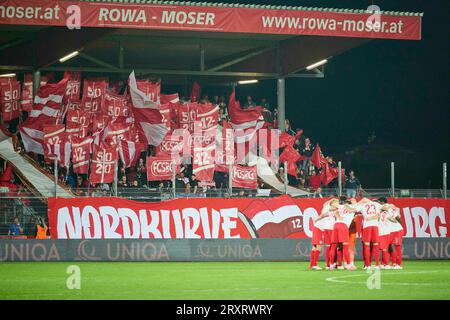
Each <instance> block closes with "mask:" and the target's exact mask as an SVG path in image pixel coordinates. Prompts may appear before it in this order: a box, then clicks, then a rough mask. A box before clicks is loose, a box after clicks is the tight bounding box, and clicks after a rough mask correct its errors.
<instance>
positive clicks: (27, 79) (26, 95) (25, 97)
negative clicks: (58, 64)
mask: <svg viewBox="0 0 450 320" xmlns="http://www.w3.org/2000/svg"><path fill="white" fill-rule="evenodd" d="M21 108H22V110H23V111H26V112H30V111H31V110H32V109H33V75H32V74H31V73H27V74H25V75H24V77H23V86H22V101H21Z"/></svg>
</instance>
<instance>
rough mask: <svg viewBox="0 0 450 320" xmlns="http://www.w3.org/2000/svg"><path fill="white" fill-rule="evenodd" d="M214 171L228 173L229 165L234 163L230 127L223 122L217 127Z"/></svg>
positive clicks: (232, 138)
mask: <svg viewBox="0 0 450 320" xmlns="http://www.w3.org/2000/svg"><path fill="white" fill-rule="evenodd" d="M216 137H217V138H216V166H215V169H214V170H215V171H218V172H229V165H230V164H232V163H234V160H235V157H234V136H233V129H232V128H231V125H230V124H229V123H228V122H226V121H223V122H222V125H218V126H217V136H216Z"/></svg>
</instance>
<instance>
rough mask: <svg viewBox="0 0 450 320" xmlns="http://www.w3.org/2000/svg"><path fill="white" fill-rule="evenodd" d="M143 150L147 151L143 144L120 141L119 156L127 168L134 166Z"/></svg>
mask: <svg viewBox="0 0 450 320" xmlns="http://www.w3.org/2000/svg"><path fill="white" fill-rule="evenodd" d="M143 150H145V145H144V144H143V143H141V142H134V141H129V140H120V141H119V156H120V160H122V163H123V165H124V167H125V168H129V167H131V166H134V165H135V164H136V162H137V160H138V159H139V157H140V155H141V152H142V151H143Z"/></svg>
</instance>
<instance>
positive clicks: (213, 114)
mask: <svg viewBox="0 0 450 320" xmlns="http://www.w3.org/2000/svg"><path fill="white" fill-rule="evenodd" d="M218 119H219V106H217V105H213V104H212V103H199V104H197V112H196V121H199V122H200V123H201V124H202V129H204V130H205V129H209V128H212V127H214V126H216V125H217V120H218Z"/></svg>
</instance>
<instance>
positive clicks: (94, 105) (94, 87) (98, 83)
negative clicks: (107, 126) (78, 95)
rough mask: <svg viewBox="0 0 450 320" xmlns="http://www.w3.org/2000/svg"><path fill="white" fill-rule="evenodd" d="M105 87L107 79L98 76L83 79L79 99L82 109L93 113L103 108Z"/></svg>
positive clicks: (106, 87) (106, 86)
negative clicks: (96, 77) (81, 94)
mask: <svg viewBox="0 0 450 320" xmlns="http://www.w3.org/2000/svg"><path fill="white" fill-rule="evenodd" d="M107 89H108V80H107V79H104V78H100V79H86V80H84V84H83V98H82V99H81V105H82V109H84V110H87V111H88V112H90V113H94V114H97V113H98V112H101V111H102V110H104V108H105V107H104V104H105V95H106V90H107Z"/></svg>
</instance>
